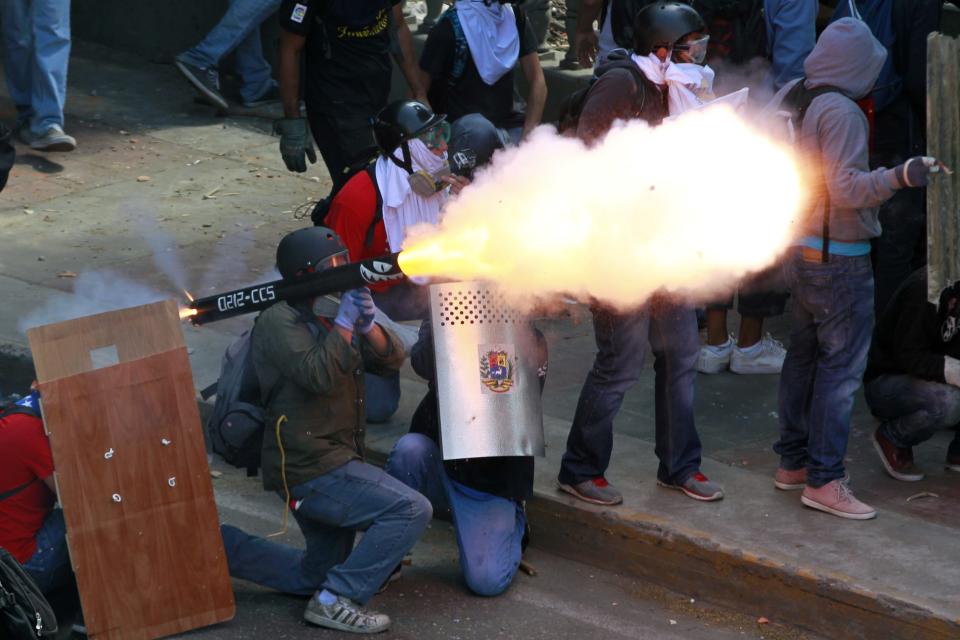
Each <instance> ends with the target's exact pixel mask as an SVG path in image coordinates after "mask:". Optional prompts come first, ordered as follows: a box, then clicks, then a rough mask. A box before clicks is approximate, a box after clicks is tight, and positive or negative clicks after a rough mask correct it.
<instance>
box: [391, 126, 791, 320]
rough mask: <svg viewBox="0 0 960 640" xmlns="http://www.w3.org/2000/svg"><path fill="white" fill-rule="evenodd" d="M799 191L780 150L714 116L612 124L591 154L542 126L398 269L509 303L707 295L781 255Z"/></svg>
mask: <svg viewBox="0 0 960 640" xmlns="http://www.w3.org/2000/svg"><path fill="white" fill-rule="evenodd" d="M800 195H801V188H800V182H799V177H798V172H797V167H796V165H795V163H794V162H793V160H792V158H791V157H790V155H789V153H788V152H787V151H786V150H785V149H784V148H782V147H780V146H778V145H777V144H774V143H773V142H771V141H770V140H768V139H767V138H766V137H764V136H763V135H761V134H760V133H758V132H757V131H755V130H754V129H752V128H751V126H750V125H748V124H747V123H746V122H745V121H744V120H742V119H741V118H739V117H738V116H736V115H735V114H734V113H733V112H732V111H731V110H729V109H728V108H725V107H718V108H710V109H706V110H703V111H697V112H688V113H687V114H685V115H683V116H682V117H680V118H678V119H676V120H674V121H670V122H666V123H664V124H663V125H661V126H659V127H654V128H651V127H649V126H648V125H647V124H646V123H644V122H642V121H636V120H634V121H630V122H628V123H618V124H616V125H615V126H614V127H613V128H612V129H611V131H610V132H609V133H608V135H607V136H606V137H605V138H604V139H603V140H602V141H600V142H599V143H598V144H596V145H595V146H594V147H592V148H589V149H588V148H587V147H585V146H584V145H583V144H582V143H581V142H580V141H579V140H576V139H572V138H566V137H560V136H558V135H556V134H555V133H553V132H552V131H551V130H549V129H548V128H546V127H544V128H541V129H539V130H537V131H535V132H534V134H533V136H532V137H531V139H530V140H529V141H527V142H526V143H525V144H523V145H521V146H520V147H517V148H513V149H509V150H506V151H503V152H500V153H498V154H497V155H496V156H495V158H494V161H493V164H492V165H491V166H490V167H488V168H487V169H486V170H484V171H481V172H479V173H478V175H477V178H476V181H475V182H474V183H473V184H472V185H471V186H470V187H468V188H466V189H464V190H463V191H462V192H461V194H460V195H459V196H458V197H457V198H456V199H454V200H453V201H452V202H451V203H450V204H449V205H448V207H447V209H446V212H445V213H444V217H443V220H442V221H441V224H440V226H439V227H428V226H419V227H416V228H414V229H411V230H410V233H409V235H408V240H407V242H406V249H405V251H404V252H403V253H402V254H401V263H400V264H401V267H402V268H403V270H404V271H405V272H406V273H407V274H408V275H413V276H438V277H449V278H456V279H461V280H470V279H480V280H488V281H492V282H494V283H495V284H496V285H497V286H498V287H500V288H501V289H503V290H504V292H505V293H506V294H508V295H509V296H511V297H512V298H513V299H514V301H515V302H516V303H517V304H522V303H529V302H531V301H532V299H533V298H540V299H542V298H544V297H549V296H554V295H557V294H566V295H572V296H574V297H577V298H579V299H589V298H597V299H600V300H603V301H605V302H607V303H609V304H613V305H616V306H619V307H622V308H625V307H630V306H634V305H637V304H640V303H642V302H643V301H645V300H646V299H647V298H648V297H649V296H650V294H652V293H653V292H654V291H656V290H658V289H661V288H665V289H668V290H673V291H682V292H684V293H685V294H688V295H690V296H694V297H699V298H710V297H714V296H716V295H717V294H718V293H722V292H725V291H728V290H729V289H731V288H732V287H733V286H735V284H736V282H737V280H738V279H739V278H741V277H742V276H743V275H745V274H747V273H748V272H752V271H757V270H760V269H762V268H763V267H766V266H768V265H769V264H770V263H771V262H772V261H773V260H774V259H775V257H776V256H777V255H778V254H779V253H780V252H781V251H782V250H783V248H784V247H785V246H786V244H787V243H788V241H789V239H790V237H791V233H792V223H793V221H794V217H795V214H796V212H797V210H798V206H799V201H800Z"/></svg>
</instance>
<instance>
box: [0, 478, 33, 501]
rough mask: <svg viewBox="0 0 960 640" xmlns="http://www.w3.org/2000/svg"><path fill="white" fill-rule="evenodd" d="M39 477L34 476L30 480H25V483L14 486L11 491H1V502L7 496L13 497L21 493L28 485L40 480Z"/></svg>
mask: <svg viewBox="0 0 960 640" xmlns="http://www.w3.org/2000/svg"><path fill="white" fill-rule="evenodd" d="M39 479H40V478H34V479H33V480H30V481H28V482H24V483H23V484H22V485H20V486H19V487H14V488H13V489H10V490H9V491H4V492H3V493H0V502H3V501H4V500H6V499H7V498H12V497H13V496H15V495H17V494H18V493H20V492H21V491H23V490H24V489H26V488H27V487H29V486H30V485H32V484H33V483H34V482H36V481H37V480H39Z"/></svg>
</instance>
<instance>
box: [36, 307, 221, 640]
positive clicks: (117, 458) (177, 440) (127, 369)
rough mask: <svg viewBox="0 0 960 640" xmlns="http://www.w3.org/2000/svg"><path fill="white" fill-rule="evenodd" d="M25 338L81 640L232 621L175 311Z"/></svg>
mask: <svg viewBox="0 0 960 640" xmlns="http://www.w3.org/2000/svg"><path fill="white" fill-rule="evenodd" d="M27 336H28V338H29V340H30V348H31V350H32V351H33V357H34V364H35V366H36V370H37V378H38V381H39V384H40V393H41V399H42V407H43V418H44V423H45V424H46V428H47V431H48V433H49V434H50V445H51V448H52V450H53V459H54V465H55V467H56V474H55V476H56V481H57V489H58V493H59V498H60V503H61V505H62V506H63V513H64V518H65V520H66V525H67V543H68V546H69V549H70V559H71V564H72V565H73V570H74V573H75V574H76V576H77V586H78V588H79V591H80V600H81V604H82V605H83V612H84V620H85V622H86V626H87V630H88V632H89V634H90V637H92V638H104V639H110V640H113V639H123V640H126V639H140V638H144V639H148V638H158V637H162V636H166V635H171V634H175V633H181V632H184V631H188V630H190V629H195V628H197V627H201V626H206V625H209V624H214V623H216V622H222V621H225V620H229V619H231V618H232V617H233V615H234V609H235V606H234V599H233V591H232V587H231V584H230V578H229V575H228V572H227V562H226V556H225V553H224V548H223V540H222V538H221V536H220V529H219V523H218V518H217V510H216V504H215V503H214V498H213V486H212V484H211V482H210V475H209V472H208V467H207V460H206V452H205V450H204V442H203V434H202V430H201V426H200V415H199V411H198V408H197V403H196V399H195V395H194V388H193V377H192V374H191V371H190V361H189V359H188V357H187V350H186V347H185V345H184V342H183V334H182V332H181V329H180V322H179V318H178V315H177V306H176V304H175V303H174V302H172V301H167V302H159V303H155V304H149V305H144V306H140V307H134V308H131V309H124V310H121V311H112V312H108V313H102V314H98V315H95V316H89V317H86V318H80V319H77V320H70V321H68V322H62V323H58V324H53V325H47V326H43V327H38V328H36V329H31V330H30V331H29V332H28V333H27Z"/></svg>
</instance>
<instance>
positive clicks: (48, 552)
mask: <svg viewBox="0 0 960 640" xmlns="http://www.w3.org/2000/svg"><path fill="white" fill-rule="evenodd" d="M38 398H39V396H38V394H37V392H36V391H33V392H31V394H30V395H28V396H26V397H25V398H23V399H22V400H20V401H18V402H17V403H16V404H15V405H13V406H12V407H11V408H9V409H7V410H6V411H5V412H3V413H2V414H0V547H3V548H4V549H6V550H7V551H9V552H10V553H11V554H13V556H14V557H15V558H16V559H17V561H19V562H20V564H22V565H23V568H24V570H25V571H26V572H27V573H28V574H29V575H30V577H31V578H33V580H34V582H36V583H37V586H38V587H39V588H40V590H41V591H43V592H44V593H50V592H51V591H54V590H56V589H57V588H59V587H62V586H65V585H68V584H69V583H70V582H71V581H72V579H73V573H72V571H71V569H70V557H69V555H68V553H67V540H66V528H65V526H64V523H63V511H61V510H60V509H58V508H56V507H55V505H56V501H57V493H56V487H55V486H54V480H53V456H52V454H51V452H50V443H49V441H48V440H47V434H46V432H45V431H44V428H43V420H41V419H40V405H39V400H38Z"/></svg>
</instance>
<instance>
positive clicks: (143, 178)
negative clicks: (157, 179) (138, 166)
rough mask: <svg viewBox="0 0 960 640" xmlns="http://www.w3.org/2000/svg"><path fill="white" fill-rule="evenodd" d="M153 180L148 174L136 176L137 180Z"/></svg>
mask: <svg viewBox="0 0 960 640" xmlns="http://www.w3.org/2000/svg"><path fill="white" fill-rule="evenodd" d="M151 180H153V178H151V177H150V176H137V182H150V181H151Z"/></svg>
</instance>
